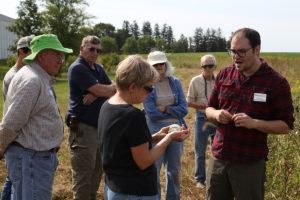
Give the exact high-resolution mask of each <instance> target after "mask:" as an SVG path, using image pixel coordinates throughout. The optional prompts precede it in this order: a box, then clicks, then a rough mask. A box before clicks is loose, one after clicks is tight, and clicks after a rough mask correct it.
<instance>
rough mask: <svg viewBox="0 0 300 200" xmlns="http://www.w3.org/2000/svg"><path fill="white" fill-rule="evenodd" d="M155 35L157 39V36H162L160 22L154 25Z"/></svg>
mask: <svg viewBox="0 0 300 200" xmlns="http://www.w3.org/2000/svg"><path fill="white" fill-rule="evenodd" d="M153 36H154V38H155V39H157V38H160V36H161V35H160V30H159V25H158V24H155V25H154V33H153Z"/></svg>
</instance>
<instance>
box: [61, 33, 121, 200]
mask: <svg viewBox="0 0 300 200" xmlns="http://www.w3.org/2000/svg"><path fill="white" fill-rule="evenodd" d="M100 50H101V44H100V39H99V38H98V37H96V36H86V37H85V38H83V40H82V44H81V46H80V55H79V57H78V58H77V60H76V61H75V62H74V63H72V64H71V65H70V67H69V71H68V79H69V90H70V97H69V106H68V111H67V116H66V123H67V125H68V126H69V149H70V158H71V166H72V179H73V188H72V189H73V197H74V199H76V200H86V199H89V200H94V199H96V195H97V190H98V187H99V184H100V181H101V177H102V165H101V156H100V151H99V148H100V146H99V138H98V131H97V127H98V116H99V112H100V108H101V106H102V104H103V103H104V102H105V101H106V99H107V98H108V97H110V96H112V95H113V94H114V93H115V91H116V87H115V84H114V83H112V82H111V80H110V79H109V78H108V76H107V74H106V73H105V71H104V68H103V66H101V65H100V64H98V63H96V61H97V59H98V57H99V53H100Z"/></svg>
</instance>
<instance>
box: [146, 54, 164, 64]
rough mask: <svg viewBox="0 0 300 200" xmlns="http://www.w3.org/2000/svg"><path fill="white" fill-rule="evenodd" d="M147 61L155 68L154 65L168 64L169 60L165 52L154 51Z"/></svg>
mask: <svg viewBox="0 0 300 200" xmlns="http://www.w3.org/2000/svg"><path fill="white" fill-rule="evenodd" d="M147 61H148V63H149V64H150V65H152V66H153V65H155V64H159V63H166V62H168V59H167V56H166V54H165V53H164V52H162V51H153V52H151V53H149V55H148V59H147Z"/></svg>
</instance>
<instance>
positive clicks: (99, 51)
mask: <svg viewBox="0 0 300 200" xmlns="http://www.w3.org/2000/svg"><path fill="white" fill-rule="evenodd" d="M85 47H86V48H88V49H89V50H90V52H94V51H95V50H96V51H97V53H98V54H99V53H101V49H98V48H95V47H87V46H85Z"/></svg>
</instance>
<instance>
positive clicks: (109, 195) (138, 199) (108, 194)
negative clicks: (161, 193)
mask: <svg viewBox="0 0 300 200" xmlns="http://www.w3.org/2000/svg"><path fill="white" fill-rule="evenodd" d="M104 199H105V200H158V196H157V195H153V196H137V195H130V194H121V193H117V192H114V191H112V190H111V189H109V187H108V186H107V185H105V186H104Z"/></svg>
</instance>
